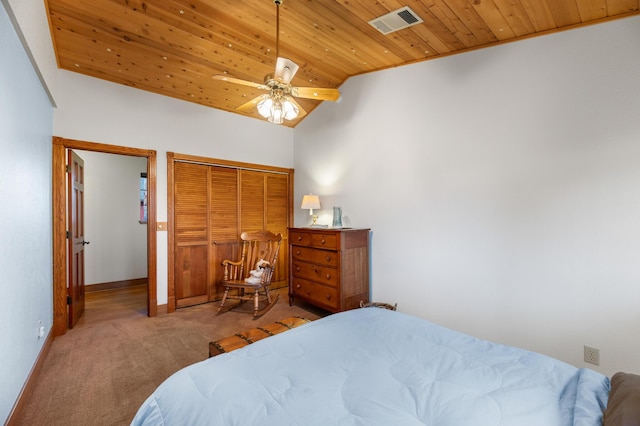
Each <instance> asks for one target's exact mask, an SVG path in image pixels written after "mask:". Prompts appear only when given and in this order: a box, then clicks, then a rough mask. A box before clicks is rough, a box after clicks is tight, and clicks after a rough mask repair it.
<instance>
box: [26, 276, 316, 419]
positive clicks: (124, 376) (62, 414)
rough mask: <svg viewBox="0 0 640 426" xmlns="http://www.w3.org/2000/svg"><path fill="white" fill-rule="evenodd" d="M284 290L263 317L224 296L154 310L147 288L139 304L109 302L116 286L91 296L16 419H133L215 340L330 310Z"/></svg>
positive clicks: (55, 346) (55, 345)
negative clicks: (237, 308)
mask: <svg viewBox="0 0 640 426" xmlns="http://www.w3.org/2000/svg"><path fill="white" fill-rule="evenodd" d="M277 292H278V293H280V300H279V301H278V303H277V304H276V305H275V306H274V307H273V308H272V309H271V310H270V311H269V312H267V313H266V314H265V315H263V316H262V317H260V318H259V319H256V320H253V319H252V316H251V315H248V314H246V313H239V312H234V311H230V312H226V313H224V314H222V315H219V316H216V315H215V313H216V309H217V305H218V304H217V303H213V304H205V305H199V306H194V307H189V308H182V309H178V310H177V311H176V312H175V313H172V314H169V315H166V314H165V315H160V316H158V317H155V318H149V317H147V316H146V315H145V312H146V311H145V308H144V306H145V302H144V301H145V300H146V299H145V298H146V295H145V294H144V293H142V296H138V297H139V298H140V301H139V303H138V305H137V307H133V305H132V304H131V300H130V299H128V302H127V304H126V305H123V306H122V307H120V308H118V307H117V306H116V307H115V308H114V302H113V301H108V300H107V301H106V303H105V300H104V297H109V295H108V294H107V295H106V296H105V295H101V296H100V297H96V296H95V295H93V296H90V297H87V309H86V312H85V314H84V316H83V318H82V319H81V321H80V323H79V325H78V326H77V327H75V328H74V329H72V330H69V331H68V332H67V333H66V334H65V335H64V336H60V337H58V338H56V339H55V340H54V341H53V344H52V346H51V349H50V351H49V354H48V356H47V359H46V360H45V363H44V365H43V368H42V373H41V375H40V376H39V380H38V383H37V385H36V386H35V389H34V391H33V393H32V394H31V395H29V396H28V401H27V403H26V405H25V407H24V410H23V412H22V415H21V417H19V418H14V420H17V422H16V424H18V425H50V426H54V425H65V426H74V425H78V426H80V425H82V426H86V425H128V424H129V423H130V422H131V420H132V418H133V416H134V415H135V413H136V411H137V409H138V407H139V406H140V404H142V402H143V401H144V400H145V399H146V398H147V396H149V394H150V393H151V392H152V391H153V390H154V389H155V388H156V387H157V386H158V385H159V384H160V383H162V381H163V380H164V379H166V378H167V377H168V376H169V375H171V374H172V373H174V372H175V371H177V370H179V369H180V368H182V367H185V366H187V365H190V364H193V363H195V362H198V361H201V360H204V359H206V358H207V357H208V350H209V342H210V341H213V340H218V339H221V338H223V337H227V336H229V335H231V334H234V333H236V332H241V331H244V330H248V329H251V328H255V327H258V326H261V325H265V324H268V323H271V322H274V321H278V320H280V319H284V318H287V317H290V316H296V315H298V316H302V317H305V318H307V319H310V320H314V319H317V318H319V317H320V316H323V315H325V314H326V313H325V312H323V311H320V310H317V309H315V308H313V307H309V306H306V305H298V304H294V305H293V306H292V307H290V306H289V303H288V299H287V294H286V289H281V290H277ZM102 293H109V292H102ZM132 297H134V296H132ZM100 298H102V299H100ZM92 303H93V305H92ZM117 303H119V302H116V304H117ZM92 306H93V307H92ZM104 306H108V307H109V306H110V308H109V311H108V312H107V313H106V314H105V312H104V311H100V309H102V307H104Z"/></svg>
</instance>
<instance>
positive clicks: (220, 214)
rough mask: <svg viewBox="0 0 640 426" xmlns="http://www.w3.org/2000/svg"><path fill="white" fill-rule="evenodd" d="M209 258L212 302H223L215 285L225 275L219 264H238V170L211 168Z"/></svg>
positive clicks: (220, 289) (219, 288)
mask: <svg viewBox="0 0 640 426" xmlns="http://www.w3.org/2000/svg"><path fill="white" fill-rule="evenodd" d="M210 193H211V201H210V213H209V214H210V236H211V237H210V241H211V244H210V249H211V250H210V252H209V253H210V257H209V267H210V276H211V279H212V286H213V287H214V288H215V295H214V297H213V299H214V300H218V299H221V298H222V293H223V291H224V289H223V288H222V287H221V286H220V285H219V284H218V283H220V281H222V278H223V275H224V271H223V269H222V265H221V263H222V261H223V260H225V259H231V260H238V259H237V257H238V253H239V251H240V250H239V243H238V236H239V235H240V231H239V228H238V169H232V168H228V167H216V166H212V167H211V192H210Z"/></svg>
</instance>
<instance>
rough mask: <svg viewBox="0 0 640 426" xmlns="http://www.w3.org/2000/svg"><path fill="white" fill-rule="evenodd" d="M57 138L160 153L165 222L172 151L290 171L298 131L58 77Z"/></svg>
mask: <svg viewBox="0 0 640 426" xmlns="http://www.w3.org/2000/svg"><path fill="white" fill-rule="evenodd" d="M58 92H59V93H58V95H57V97H56V103H57V109H56V110H55V112H54V129H53V133H54V135H56V136H61V137H64V138H69V139H77V140H84V141H90V142H99V143H104V144H111V145H120V146H127V147H135V148H143V149H153V150H156V151H157V155H158V157H157V158H158V168H157V177H158V182H157V183H158V187H157V192H158V201H157V208H158V212H157V220H158V221H161V222H165V221H166V220H167V165H166V153H167V151H171V152H178V153H181V154H191V155H199V156H204V157H210V158H221V159H225V160H232V161H242V162H248V163H257V164H266V165H271V166H277V167H293V130H292V129H290V128H287V127H283V126H277V125H273V124H271V123H268V122H263V121H260V120H250V119H247V118H245V117H242V116H240V115H238V114H232V113H227V112H222V111H217V110H213V109H211V108H207V107H203V106H200V105H196V104H192V103H188V102H183V101H179V100H176V99H171V98H167V97H163V96H160V95H156V94H153V93H150V92H144V91H141V90H137V89H132V88H130V87H127V86H122V85H117V84H113V83H109V82H106V81H103V80H99V79H95V78H91V77H86V76H84V75H81V74H77V73H73V72H69V71H63V70H61V71H60V74H59V76H58ZM157 236H158V240H157V241H158V256H157V265H158V303H159V304H165V303H167V233H166V232H158V233H157Z"/></svg>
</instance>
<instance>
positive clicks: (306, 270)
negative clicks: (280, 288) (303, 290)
mask: <svg viewBox="0 0 640 426" xmlns="http://www.w3.org/2000/svg"><path fill="white" fill-rule="evenodd" d="M294 250H295V248H294ZM291 269H292V272H293V276H294V277H297V278H304V279H306V280H310V281H315V282H317V283H320V284H324V285H327V286H331V287H336V288H337V287H338V286H339V284H340V273H339V270H338V269H335V268H329V267H323V266H318V265H314V264H311V263H305V262H300V261H296V260H294V261H293V262H292V265H291Z"/></svg>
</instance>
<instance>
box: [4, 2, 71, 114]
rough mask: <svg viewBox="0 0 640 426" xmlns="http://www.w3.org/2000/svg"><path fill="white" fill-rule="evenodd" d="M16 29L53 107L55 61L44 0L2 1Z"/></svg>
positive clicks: (56, 66)
mask: <svg viewBox="0 0 640 426" xmlns="http://www.w3.org/2000/svg"><path fill="white" fill-rule="evenodd" d="M2 4H4V5H5V7H6V8H7V12H8V14H9V17H10V18H11V20H12V21H13V22H14V24H16V32H17V35H18V37H20V38H21V40H22V42H23V47H24V48H25V52H26V54H27V56H28V57H29V59H30V61H31V65H32V66H33V71H34V72H35V73H36V75H37V76H38V78H39V79H40V81H41V83H42V87H43V90H44V91H45V93H46V94H47V96H48V97H49V100H50V102H51V104H52V105H53V106H54V107H55V92H56V87H57V76H58V64H57V62H56V57H55V53H54V51H53V43H52V42H51V33H50V31H49V19H48V17H47V11H46V9H45V7H44V1H43V0H2Z"/></svg>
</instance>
